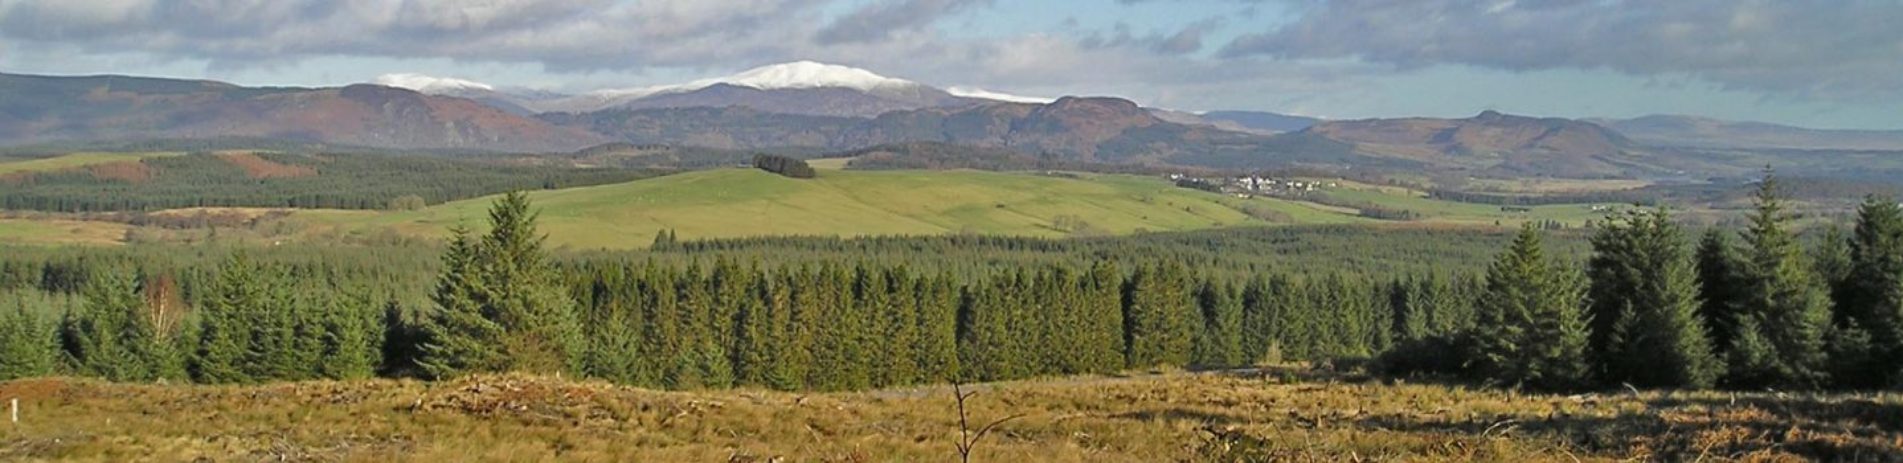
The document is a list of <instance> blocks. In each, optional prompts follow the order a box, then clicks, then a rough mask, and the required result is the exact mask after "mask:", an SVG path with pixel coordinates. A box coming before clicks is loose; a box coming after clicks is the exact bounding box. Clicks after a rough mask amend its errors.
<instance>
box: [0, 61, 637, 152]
mask: <svg viewBox="0 0 1903 463" xmlns="http://www.w3.org/2000/svg"><path fill="white" fill-rule="evenodd" d="M220 137H261V138H273V139H283V140H296V141H308V142H321V143H332V144H341V145H354V146H364V147H374V148H395V149H419V148H420V149H465V148H468V149H487V150H514V151H541V150H562V151H566V150H573V149H576V148H581V147H585V146H589V145H593V144H596V143H600V142H602V141H604V140H603V139H602V138H601V137H599V136H597V135H594V134H590V133H587V132H585V131H580V130H575V129H569V128H561V127H556V126H553V125H550V124H548V123H546V122H542V121H539V120H536V119H532V118H526V117H521V116H517V115H514V114H509V113H508V112H505V111H502V110H499V109H496V108H494V107H491V106H487V105H483V104H481V103H477V102H475V101H471V100H466V99H462V98H453V97H444V96H434V95H425V94H422V93H417V92H415V91H411V90H405V89H399V88H392V87H383V86H376V85H351V86H347V87H342V88H317V89H310V88H254V87H239V86H235V85H231V84H226V83H222V82H213V81H197V80H177V79H154V78H141V77H125V76H86V77H52V76H29V75H13V74H0V143H4V144H12V145H19V144H32V143H46V142H56V141H65V140H94V141H96V140H136V139H204V138H220Z"/></svg>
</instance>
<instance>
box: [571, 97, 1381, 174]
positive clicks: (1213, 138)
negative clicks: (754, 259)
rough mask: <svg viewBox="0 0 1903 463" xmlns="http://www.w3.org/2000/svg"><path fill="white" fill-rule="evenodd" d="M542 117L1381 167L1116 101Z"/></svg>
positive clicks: (694, 135)
mask: <svg viewBox="0 0 1903 463" xmlns="http://www.w3.org/2000/svg"><path fill="white" fill-rule="evenodd" d="M541 117H542V118H543V119H544V120H547V121H549V122H551V123H555V124H557V125H562V126H567V127H573V128H577V129H584V130H591V131H594V132H596V133H600V134H604V135H608V136H611V137H615V138H617V139H620V140H622V141H625V142H629V143H635V144H666V145H689V146H705V147H711V148H720V149H767V148H784V147H805V148H815V149H824V150H833V151H841V150H855V149H862V148H868V147H873V146H879V145H888V144H896V143H906V142H935V143H944V144H955V145H966V146H972V147H978V148H1001V149H1010V150H1013V151H1017V152H1021V153H1024V154H1026V155H1030V156H1041V157H1051V158H1055V159H1060V160H1070V161H1089V162H1105V163H1167V164H1179V165H1195V166H1215V167H1266V166H1273V165H1287V164H1292V163H1309V164H1323V165H1337V166H1345V165H1349V164H1352V163H1355V162H1360V161H1366V162H1369V163H1372V164H1384V163H1389V162H1388V161H1387V160H1383V159H1375V158H1356V157H1354V156H1353V155H1352V154H1351V153H1350V152H1349V149H1348V145H1346V144H1343V143H1338V142H1333V141H1330V140H1326V139H1322V138H1319V137H1309V136H1288V137H1269V136H1263V135H1254V134H1247V133H1240V132H1233V131H1226V130H1221V129H1217V128H1214V127H1208V126H1201V125H1185V124H1178V123H1173V122H1169V121H1165V120H1162V119H1160V118H1158V117H1156V116H1155V115H1153V114H1151V113H1150V112H1148V111H1147V110H1145V109H1143V108H1141V107H1138V106H1137V105H1136V104H1135V103H1133V102H1130V101H1128V100H1122V99H1116V98H1079V97H1065V98H1060V99H1058V100H1057V101H1054V102H1051V103H1049V104H1033V103H988V104H981V105H976V106H967V107H959V108H928V109H920V110H912V111H892V112H887V113H885V114H882V115H880V116H879V117H877V118H873V119H860V118H850V117H831V116H806V115H794V114H779V113H769V112H763V111H759V110H756V109H752V108H739V107H728V108H676V109H650V110H625V109H617V110H606V111H599V112H593V113H585V114H567V113H555V114H543V115H542V116H541Z"/></svg>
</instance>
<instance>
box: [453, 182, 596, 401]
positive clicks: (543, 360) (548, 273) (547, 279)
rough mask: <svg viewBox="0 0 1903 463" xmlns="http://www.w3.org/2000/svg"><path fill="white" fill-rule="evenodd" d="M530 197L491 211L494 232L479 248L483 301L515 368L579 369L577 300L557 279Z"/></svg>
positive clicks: (510, 199)
mask: <svg viewBox="0 0 1903 463" xmlns="http://www.w3.org/2000/svg"><path fill="white" fill-rule="evenodd" d="M535 221H536V214H535V213H533V212H531V211H530V210H529V200H528V195H525V194H523V193H522V192H514V193H510V194H507V195H504V196H503V197H502V198H501V199H498V200H496V204H495V206H494V207H492V208H490V210H489V225H490V229H489V233H488V234H487V235H485V236H484V237H483V239H482V242H481V244H480V245H479V246H477V247H476V256H477V259H476V260H477V262H478V263H479V265H478V268H480V269H481V270H482V272H481V274H482V276H483V278H484V280H486V281H485V283H486V284H485V285H484V288H485V289H487V290H489V291H486V292H484V293H482V294H483V295H484V296H485V298H484V299H486V300H485V301H484V302H486V303H487V305H489V306H490V309H489V310H490V311H491V313H493V314H494V315H495V321H496V322H497V323H498V324H500V325H501V326H502V327H503V335H504V336H503V338H502V339H501V344H502V346H503V348H504V349H505V352H506V356H507V359H508V361H509V364H510V367H511V369H514V370H521V371H529V372H537V373H559V372H575V371H579V370H580V368H579V367H580V361H581V355H580V351H581V341H582V339H581V324H580V319H579V318H578V316H577V314H576V311H575V304H574V301H573V300H572V299H570V298H569V297H568V294H567V293H566V292H565V291H563V290H562V288H561V287H560V286H559V285H558V283H557V280H556V275H555V271H554V268H553V267H552V266H550V265H549V263H548V262H547V257H546V256H545V255H544V254H545V253H544V251H543V249H542V242H543V241H544V240H545V239H546V237H544V236H542V235H541V234H540V233H539V232H537V231H536V227H535Z"/></svg>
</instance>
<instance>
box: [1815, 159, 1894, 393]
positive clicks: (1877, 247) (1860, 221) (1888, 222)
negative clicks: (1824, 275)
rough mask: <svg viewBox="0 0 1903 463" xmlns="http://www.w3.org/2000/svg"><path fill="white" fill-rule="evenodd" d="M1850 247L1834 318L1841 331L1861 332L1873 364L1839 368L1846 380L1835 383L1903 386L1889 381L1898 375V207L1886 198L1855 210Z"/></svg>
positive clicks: (1873, 199) (1843, 348) (1868, 200)
mask: <svg viewBox="0 0 1903 463" xmlns="http://www.w3.org/2000/svg"><path fill="white" fill-rule="evenodd" d="M1849 244H1850V265H1849V267H1850V269H1849V273H1848V275H1846V276H1845V277H1844V278H1843V279H1842V280H1841V281H1842V285H1841V286H1840V290H1839V291H1838V292H1837V293H1838V299H1837V310H1838V311H1839V313H1838V317H1837V318H1838V319H1840V322H1839V325H1840V331H1845V332H1854V331H1862V332H1864V333H1865V334H1866V335H1867V336H1868V337H1869V345H1868V347H1869V350H1868V352H1867V353H1866V357H1868V358H1870V359H1872V360H1873V362H1871V363H1869V364H1864V365H1859V366H1853V367H1849V368H1840V369H1839V371H1840V373H1845V374H1848V375H1849V376H1851V377H1847V378H1839V379H1840V380H1846V381H1840V382H1845V383H1852V384H1856V385H1888V384H1894V383H1896V382H1898V381H1903V377H1895V376H1893V375H1895V374H1897V373H1898V372H1903V207H1900V206H1898V204H1897V202H1896V201H1895V200H1892V199H1889V198H1880V197H1875V196H1872V197H1869V198H1865V199H1864V202H1863V204H1862V205H1861V206H1859V207H1858V208H1857V225H1856V229H1855V230H1854V231H1852V233H1851V237H1850V239H1849ZM1852 326H1854V327H1856V328H1854V329H1853V328H1851V327H1852ZM1832 338H1833V339H1840V338H1841V336H1833V337H1832ZM1852 347H1853V346H1848V345H1844V346H1840V347H1838V348H1836V349H1833V350H1837V351H1846V350H1852ZM1838 363H1841V362H1838Z"/></svg>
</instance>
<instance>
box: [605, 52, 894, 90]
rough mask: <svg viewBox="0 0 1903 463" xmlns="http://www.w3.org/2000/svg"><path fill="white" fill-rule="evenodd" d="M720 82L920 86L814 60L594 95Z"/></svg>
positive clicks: (763, 86) (766, 87) (785, 85)
mask: <svg viewBox="0 0 1903 463" xmlns="http://www.w3.org/2000/svg"><path fill="white" fill-rule="evenodd" d="M722 84H725V85H733V86H737V87H752V88H757V89H760V90H777V89H805V88H850V89H854V90H859V91H865V92H870V91H873V90H878V89H887V88H909V87H916V86H918V85H919V84H918V83H917V82H912V81H909V80H905V79H895V78H891V77H886V76H882V75H878V74H874V73H873V72H872V71H867V70H864V69H859V68H855V67H849V66H840V65H837V64H826V63H819V62H813V61H794V62H790V63H780V64H771V65H766V66H760V67H757V68H753V69H748V70H745V71H740V72H739V73H736V74H733V75H727V76H721V77H710V78H706V79H699V80H695V81H692V82H688V83H684V84H666V85H653V86H647V87H634V88H623V89H613V90H602V91H597V92H594V94H596V95H598V96H602V97H608V98H621V99H629V98H640V97H645V96H649V95H658V94H662V93H677V92H691V91H695V90H700V89H703V88H707V87H712V86H715V85H722Z"/></svg>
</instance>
